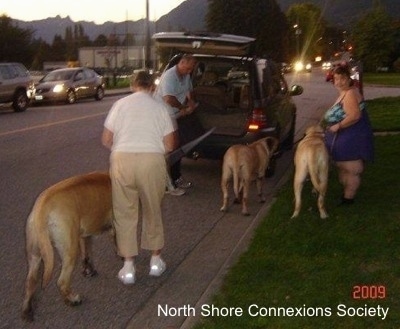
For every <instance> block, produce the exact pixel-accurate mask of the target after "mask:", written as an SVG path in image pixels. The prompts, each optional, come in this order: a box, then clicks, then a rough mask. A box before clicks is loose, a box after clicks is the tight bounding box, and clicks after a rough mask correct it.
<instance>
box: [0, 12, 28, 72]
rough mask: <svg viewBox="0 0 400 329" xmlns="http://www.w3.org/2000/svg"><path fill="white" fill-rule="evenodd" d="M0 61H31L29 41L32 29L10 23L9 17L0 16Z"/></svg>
mask: <svg viewBox="0 0 400 329" xmlns="http://www.w3.org/2000/svg"><path fill="white" fill-rule="evenodd" d="M0 31H1V32H0V61H13V62H22V63H24V64H25V65H26V66H28V67H29V66H30V64H31V62H32V57H33V56H32V52H31V43H32V35H33V31H32V30H30V29H21V28H19V27H18V26H17V25H13V24H12V20H11V18H10V17H8V16H6V15H2V16H0Z"/></svg>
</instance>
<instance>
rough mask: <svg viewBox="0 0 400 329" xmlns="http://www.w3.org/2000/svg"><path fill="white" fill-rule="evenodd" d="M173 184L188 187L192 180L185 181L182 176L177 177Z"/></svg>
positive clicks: (190, 185) (191, 184)
mask: <svg viewBox="0 0 400 329" xmlns="http://www.w3.org/2000/svg"><path fill="white" fill-rule="evenodd" d="M175 186H176V187H180V188H190V187H192V186H193V183H192V182H189V181H186V180H185V179H184V178H183V177H179V178H178V179H177V180H176V181H175Z"/></svg>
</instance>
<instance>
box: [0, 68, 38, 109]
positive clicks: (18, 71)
mask: <svg viewBox="0 0 400 329" xmlns="http://www.w3.org/2000/svg"><path fill="white" fill-rule="evenodd" d="M33 89H34V85H33V79H32V77H31V76H30V74H29V71H28V70H27V69H26V67H25V66H24V65H23V64H21V63H0V103H11V104H12V107H13V109H14V111H15V112H23V111H25V110H26V109H27V108H28V106H29V102H30V99H31V97H32V95H33Z"/></svg>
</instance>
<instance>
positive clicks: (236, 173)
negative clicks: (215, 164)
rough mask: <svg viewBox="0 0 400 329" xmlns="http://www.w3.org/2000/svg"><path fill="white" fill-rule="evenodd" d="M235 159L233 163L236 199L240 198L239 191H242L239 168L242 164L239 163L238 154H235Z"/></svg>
mask: <svg viewBox="0 0 400 329" xmlns="http://www.w3.org/2000/svg"><path fill="white" fill-rule="evenodd" d="M235 157H236V159H235V161H234V162H233V164H232V176H233V192H234V193H235V198H236V200H240V197H239V192H240V187H239V170H240V164H239V159H238V154H237V153H236V154H235Z"/></svg>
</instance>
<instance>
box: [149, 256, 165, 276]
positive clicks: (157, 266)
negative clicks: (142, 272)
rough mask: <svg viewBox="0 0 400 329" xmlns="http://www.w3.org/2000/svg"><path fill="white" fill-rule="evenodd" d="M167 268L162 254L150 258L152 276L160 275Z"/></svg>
mask: <svg viewBox="0 0 400 329" xmlns="http://www.w3.org/2000/svg"><path fill="white" fill-rule="evenodd" d="M166 269H167V265H166V264H165V262H164V261H163V260H162V259H161V257H160V256H152V257H151V260H150V273H149V275H151V276H160V275H161V274H163V273H164V272H165V270H166Z"/></svg>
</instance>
